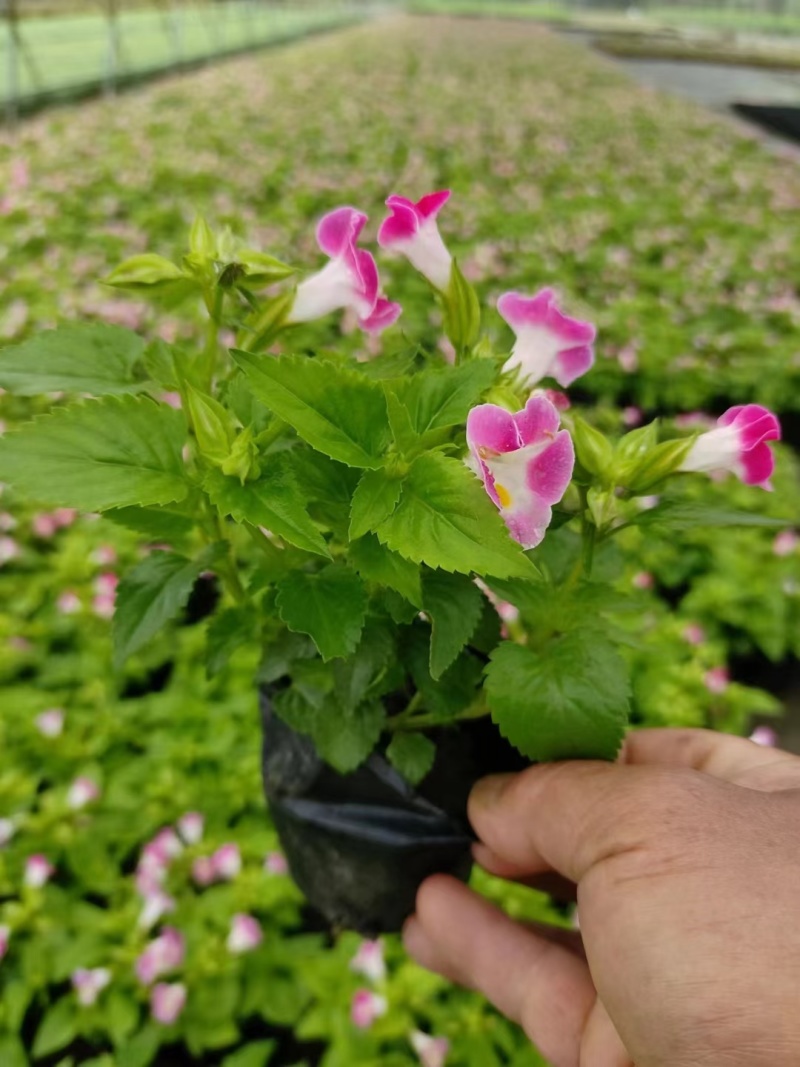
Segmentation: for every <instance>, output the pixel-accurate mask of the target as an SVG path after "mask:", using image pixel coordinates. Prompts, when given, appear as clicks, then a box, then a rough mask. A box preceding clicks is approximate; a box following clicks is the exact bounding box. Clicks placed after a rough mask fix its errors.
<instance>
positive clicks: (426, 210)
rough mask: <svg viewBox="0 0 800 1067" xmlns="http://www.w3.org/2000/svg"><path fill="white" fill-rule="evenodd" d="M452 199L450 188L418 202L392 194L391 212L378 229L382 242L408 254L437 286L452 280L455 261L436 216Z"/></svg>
mask: <svg viewBox="0 0 800 1067" xmlns="http://www.w3.org/2000/svg"><path fill="white" fill-rule="evenodd" d="M449 199H450V190H449V189H443V190H442V191H441V192H438V193H428V195H427V196H423V197H422V199H421V200H418V201H417V202H416V203H414V201H413V200H408V199H407V198H406V197H404V196H396V195H394V194H393V195H392V196H390V197H388V199H387V201H386V206H387V207H388V208H389V211H390V212H391V214H390V215H389V217H388V218H386V219H384V220H383V222H382V223H381V227H380V229H379V230H378V244H379V245H380V246H381V248H386V249H392V250H393V251H396V252H400V253H401V254H402V255H404V256H405V257H406V258H407V259H408V261H409V263H411V265H412V266H413V267H414V268H415V269H416V270H418V271H419V272H420V274H422V275H423V276H424V277H425V278H427V279H428V281H429V282H430V283H431V285H432V286H433V287H434V288H435V289H439V290H440V291H444V290H445V289H447V287H448V285H449V283H450V271H451V269H452V264H453V260H452V257H451V255H450V253H449V252H448V251H447V247H446V246H445V243H444V241H443V240H442V235H441V234H440V233H439V226H438V224H437V222H436V217H437V215H438V214H439V212H440V211H441V210H442V208H443V207H444V205H445V204H446V203H447V201H448V200H449Z"/></svg>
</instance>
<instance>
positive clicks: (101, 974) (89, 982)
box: [72, 967, 111, 1008]
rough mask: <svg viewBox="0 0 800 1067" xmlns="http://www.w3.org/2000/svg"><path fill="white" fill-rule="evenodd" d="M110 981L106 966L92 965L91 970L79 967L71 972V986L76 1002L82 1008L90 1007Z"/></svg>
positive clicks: (109, 973)
mask: <svg viewBox="0 0 800 1067" xmlns="http://www.w3.org/2000/svg"><path fill="white" fill-rule="evenodd" d="M110 981H111V971H109V970H108V968H107V967H94V968H93V969H92V970H87V969H86V968H85V967H79V968H78V969H77V970H76V971H73V972H72V988H73V989H74V990H75V995H76V996H77V998H78V1003H79V1004H82V1005H83V1007H84V1008H90V1007H91V1006H92V1004H94V1003H95V1002H96V1001H97V998H98V997H99V996H100V994H101V993H102V991H103V990H104V989H105V988H106V986H107V985H108V983H109V982H110Z"/></svg>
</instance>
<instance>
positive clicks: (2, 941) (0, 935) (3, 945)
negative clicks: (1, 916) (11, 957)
mask: <svg viewBox="0 0 800 1067" xmlns="http://www.w3.org/2000/svg"><path fill="white" fill-rule="evenodd" d="M10 940H11V927H10V926H0V961H2V959H3V957H4V956H5V955H6V953H7V952H8V943H9V941H10Z"/></svg>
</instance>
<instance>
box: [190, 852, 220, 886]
mask: <svg viewBox="0 0 800 1067" xmlns="http://www.w3.org/2000/svg"><path fill="white" fill-rule="evenodd" d="M192 880H193V882H194V883H195V885H199V886H200V887H201V888H204V887H205V886H207V885H211V883H212V882H215V881H216V880H217V872H216V870H215V869H214V861H213V860H212V858H211V857H210V856H198V857H197V859H196V860H194V862H193V863H192Z"/></svg>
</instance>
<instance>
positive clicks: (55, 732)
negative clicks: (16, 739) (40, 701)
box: [33, 708, 64, 738]
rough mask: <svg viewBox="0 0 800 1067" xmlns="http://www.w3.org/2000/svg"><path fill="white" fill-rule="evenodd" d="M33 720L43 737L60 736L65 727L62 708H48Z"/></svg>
mask: <svg viewBox="0 0 800 1067" xmlns="http://www.w3.org/2000/svg"><path fill="white" fill-rule="evenodd" d="M33 721H34V723H35V724H36V729H37V730H38V731H39V733H40V734H41V735H42V737H51V738H52V737H60V736H61V732H62V731H63V729H64V712H63V710H62V709H61V708H48V709H47V711H43V712H42V713H41V714H40V715H37V716H36V718H35V719H34V720H33Z"/></svg>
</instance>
